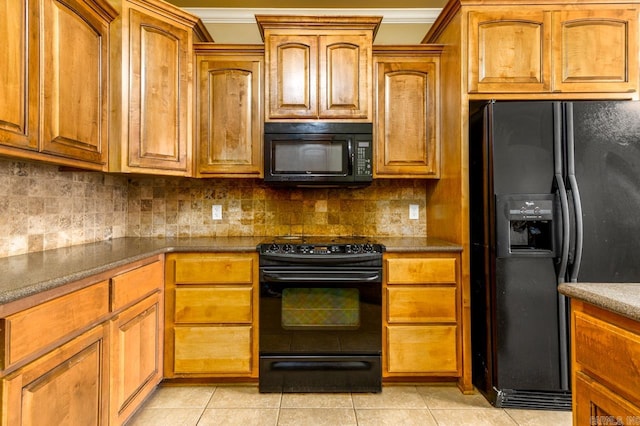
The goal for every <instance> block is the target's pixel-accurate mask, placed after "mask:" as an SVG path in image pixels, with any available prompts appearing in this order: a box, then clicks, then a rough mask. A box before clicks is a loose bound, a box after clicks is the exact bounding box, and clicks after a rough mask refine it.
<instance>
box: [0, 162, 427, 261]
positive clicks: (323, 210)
mask: <svg viewBox="0 0 640 426" xmlns="http://www.w3.org/2000/svg"><path fill="white" fill-rule="evenodd" d="M427 185H429V182H428V181H423V180H376V181H374V182H373V184H372V185H370V186H368V187H366V188H361V189H348V188H339V189H338V188H335V189H326V188H324V189H276V188H271V187H268V186H266V185H264V184H263V183H262V181H260V180H257V179H187V178H178V177H140V176H131V175H126V176H124V175H115V174H105V173H97V172H78V171H73V172H66V171H59V170H58V167H57V166H51V165H45V164H39V163H31V162H24V161H16V160H11V159H2V158H0V215H1V216H0V217H2V218H3V220H1V221H0V257H5V256H11V255H16V254H23V253H28V252H34V251H41V250H47V249H52V248H58V247H66V246H69V245H74V244H82V243H88V242H94V241H102V240H108V239H111V238H118V237H124V236H130V237H137V236H139V237H155V236H158V237H163V236H167V237H173V236H179V237H201V236H250V235H258V236H272V235H291V234H306V235H372V236H389V235H392V236H426V234H427V229H426V222H427V221H426V216H425V211H426V209H425V205H426V198H427ZM215 204H217V205H220V206H221V207H222V219H221V220H213V219H212V216H211V209H212V206H213V205H215ZM410 204H417V205H418V206H419V210H420V215H419V219H418V220H409V205H410Z"/></svg>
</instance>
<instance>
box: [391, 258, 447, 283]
mask: <svg viewBox="0 0 640 426" xmlns="http://www.w3.org/2000/svg"><path fill="white" fill-rule="evenodd" d="M455 282H456V259H454V258H427V259H420V258H402V259H387V283H389V284H429V283H433V284H442V283H450V284H453V283H455Z"/></svg>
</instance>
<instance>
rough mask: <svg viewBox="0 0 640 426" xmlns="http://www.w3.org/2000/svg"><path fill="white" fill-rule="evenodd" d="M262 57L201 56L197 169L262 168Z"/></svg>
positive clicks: (255, 172)
mask: <svg viewBox="0 0 640 426" xmlns="http://www.w3.org/2000/svg"><path fill="white" fill-rule="evenodd" d="M262 62H263V61H262V59H260V58H253V59H251V58H247V59H246V60H242V59H237V60H227V61H225V60H222V59H221V58H220V59H215V58H211V59H205V58H203V59H200V62H199V67H200V69H199V77H200V78H199V87H198V93H199V99H198V106H199V109H200V121H199V125H200V128H199V134H198V137H199V144H198V148H199V150H198V173H200V174H206V175H212V174H215V175H234V176H237V175H250V176H253V177H258V176H260V174H261V172H262V150H261V146H262V140H261V138H262V126H261V123H262V105H261V104H262V103H261V98H262V96H261V91H262V84H261V81H262V75H261V74H262V67H263V65H262Z"/></svg>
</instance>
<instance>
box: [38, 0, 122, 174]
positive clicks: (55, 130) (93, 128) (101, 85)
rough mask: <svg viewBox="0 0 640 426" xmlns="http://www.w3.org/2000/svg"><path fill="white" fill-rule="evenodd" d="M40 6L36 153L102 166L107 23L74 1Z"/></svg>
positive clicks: (50, 0) (52, 1)
mask: <svg viewBox="0 0 640 426" xmlns="http://www.w3.org/2000/svg"><path fill="white" fill-rule="evenodd" d="M43 4H44V10H43V17H42V19H43V20H44V22H43V27H42V28H43V34H42V35H41V37H42V40H43V42H44V43H43V58H44V63H43V64H42V66H43V67H44V70H45V73H44V75H45V76H46V78H45V79H44V86H43V91H44V98H43V105H42V114H43V135H42V151H43V152H47V153H52V154H57V155H62V156H66V157H72V158H77V159H82V160H86V161H90V162H93V163H99V164H105V165H106V162H107V113H108V86H107V84H106V82H107V76H108V75H109V74H108V62H107V58H108V57H109V52H108V47H109V43H108V39H107V37H108V33H109V26H108V24H107V23H105V22H104V21H101V20H100V19H98V18H96V17H93V16H92V15H91V14H89V13H87V12H86V9H87V6H85V5H84V3H82V2H80V1H73V0H71V1H69V2H64V3H62V2H58V1H57V0H46V1H44V3H43ZM83 11H84V13H82V12H83ZM80 13H82V15H80Z"/></svg>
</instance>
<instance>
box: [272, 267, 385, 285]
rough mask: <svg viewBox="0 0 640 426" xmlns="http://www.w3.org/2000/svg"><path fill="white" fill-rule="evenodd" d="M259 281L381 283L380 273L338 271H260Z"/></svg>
mask: <svg viewBox="0 0 640 426" xmlns="http://www.w3.org/2000/svg"><path fill="white" fill-rule="evenodd" d="M261 281H263V282H270V283H287V282H311V281H313V282H318V281H325V282H342V283H347V282H376V281H381V277H380V272H353V271H339V272H333V273H331V272H329V271H324V270H317V271H304V272H301V271H297V272H291V271H262V273H261Z"/></svg>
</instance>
